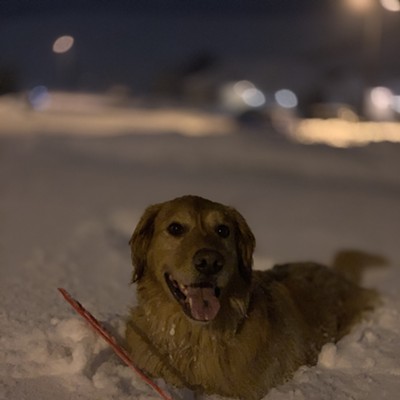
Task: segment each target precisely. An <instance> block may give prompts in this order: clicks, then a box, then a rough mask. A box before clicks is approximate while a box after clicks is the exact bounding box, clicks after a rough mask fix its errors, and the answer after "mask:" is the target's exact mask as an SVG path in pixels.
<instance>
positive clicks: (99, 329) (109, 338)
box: [58, 288, 172, 400]
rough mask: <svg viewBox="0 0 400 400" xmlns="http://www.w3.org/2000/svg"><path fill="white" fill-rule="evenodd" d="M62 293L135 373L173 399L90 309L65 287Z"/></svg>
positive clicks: (166, 398)
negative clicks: (133, 358)
mask: <svg viewBox="0 0 400 400" xmlns="http://www.w3.org/2000/svg"><path fill="white" fill-rule="evenodd" d="M58 290H59V291H60V293H61V294H62V295H63V296H64V299H65V300H66V301H67V302H68V303H69V304H70V305H71V306H72V307H73V309H74V310H75V311H76V312H77V313H78V314H79V315H81V316H82V317H83V318H84V319H85V320H86V321H87V322H88V323H89V324H90V326H91V327H92V328H93V329H94V330H95V331H96V333H98V334H99V335H100V336H101V337H102V338H103V339H104V340H105V341H106V342H107V343H108V344H109V345H110V346H111V347H112V349H113V350H114V352H115V353H116V354H117V356H118V357H119V358H120V359H121V360H122V361H123V362H124V363H125V364H126V365H127V366H128V367H129V368H131V369H133V371H135V373H136V374H137V375H138V376H139V378H140V379H142V380H143V381H144V382H146V383H147V384H148V385H149V386H150V387H151V388H152V389H153V390H155V391H156V392H157V393H158V394H159V395H160V396H161V398H163V399H164V400H172V397H171V396H169V395H168V394H166V393H165V392H164V391H163V390H162V389H161V388H160V387H159V386H158V385H157V384H156V383H154V382H153V381H152V380H151V379H150V378H149V377H147V376H146V375H145V374H144V373H143V372H142V371H141V370H140V369H139V368H137V367H136V366H135V365H134V363H133V361H132V359H131V358H130V356H129V355H128V353H127V352H126V350H124V349H123V348H122V347H121V346H120V345H119V344H118V343H117V341H116V339H115V338H114V337H113V336H111V334H109V333H108V332H107V331H106V330H105V329H104V328H103V327H102V326H101V325H100V323H99V322H98V321H97V319H96V318H95V317H93V315H92V314H90V312H89V311H87V310H86V309H85V308H84V307H83V306H82V305H81V304H80V303H79V302H78V301H76V300H75V299H74V298H73V297H72V296H71V295H70V294H69V293H68V292H67V291H66V290H65V289H62V288H58Z"/></svg>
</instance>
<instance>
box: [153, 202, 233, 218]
mask: <svg viewBox="0 0 400 400" xmlns="http://www.w3.org/2000/svg"><path fill="white" fill-rule="evenodd" d="M159 217H160V218H161V219H163V220H177V221H182V222H185V221H190V220H197V219H199V218H201V219H202V220H203V221H213V220H219V221H227V220H229V211H228V208H227V207H226V206H224V205H222V204H219V203H215V202H212V201H209V200H206V199H202V198H198V197H193V198H192V197H188V198H186V197H184V198H179V199H175V200H171V201H169V202H166V203H165V204H164V205H163V207H162V208H161V210H160V213H159Z"/></svg>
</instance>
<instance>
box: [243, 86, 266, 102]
mask: <svg viewBox="0 0 400 400" xmlns="http://www.w3.org/2000/svg"><path fill="white" fill-rule="evenodd" d="M242 99H243V101H244V102H245V103H246V104H247V105H248V106H250V107H261V106H263V105H264V104H265V96H264V93H263V92H261V90H258V89H256V88H250V89H246V90H245V91H244V92H243V94H242Z"/></svg>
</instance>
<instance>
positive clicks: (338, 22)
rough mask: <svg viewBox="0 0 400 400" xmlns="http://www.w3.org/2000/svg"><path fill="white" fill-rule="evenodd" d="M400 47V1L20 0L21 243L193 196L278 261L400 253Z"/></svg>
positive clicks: (12, 170)
mask: <svg viewBox="0 0 400 400" xmlns="http://www.w3.org/2000/svg"><path fill="white" fill-rule="evenodd" d="M399 48H400V0H303V1H297V0H248V1H224V0H220V1H214V0H193V1H181V0H169V1H164V0H146V1H139V0H135V1H131V0H129V1H128V0H115V1H112V2H111V1H105V0H85V1H79V0H69V1H62V0H36V1H34V2H33V1H28V0H2V1H1V3H0V139H1V143H2V145H1V148H0V150H1V151H0V163H1V171H0V177H1V178H2V180H3V185H2V199H1V203H0V204H1V205H2V207H3V209H4V210H12V212H11V213H10V212H9V211H7V212H4V213H3V214H2V215H1V217H2V220H3V224H2V227H3V229H4V234H3V239H2V240H3V243H4V244H3V246H4V248H7V247H8V246H12V245H13V244H12V243H13V242H12V240H13V239H12V235H11V236H9V231H10V230H14V231H15V232H16V231H17V230H18V229H19V230H21V229H22V228H21V227H20V228H17V226H18V225H15V221H16V219H18V220H19V221H20V224H21V226H27V228H26V229H24V232H23V235H25V241H26V242H29V243H31V247H32V248H35V246H36V245H35V243H37V246H39V248H47V247H51V246H50V245H49V243H53V244H57V245H60V246H63V245H64V243H63V241H62V240H61V238H62V237H63V236H66V235H70V236H71V237H75V235H76V230H77V229H78V230H79V229H80V228H77V226H78V227H79V226H80V225H82V224H83V220H87V219H90V218H94V219H100V220H101V221H102V222H103V223H104V224H105V225H107V224H108V223H109V221H108V220H107V218H108V217H106V215H114V214H115V213H116V212H117V211H116V210H115V209H116V208H118V209H122V210H128V211H127V213H125V214H124V212H125V211H121V213H120V214H121V215H125V217H124V218H122V217H121V218H120V219H119V220H118V221H120V222H119V223H118V224H119V226H120V225H121V224H122V225H123V224H126V225H123V226H124V227H125V228H121V226H122V225H121V226H120V227H119V228H118V229H123V233H121V237H120V240H121V243H123V246H125V244H126V237H129V234H130V230H131V229H132V228H133V225H134V223H135V221H136V219H137V218H139V216H140V213H141V212H142V211H143V209H144V208H145V207H146V206H147V205H148V204H150V203H154V202H157V201H163V200H166V199H168V198H171V197H177V196H179V195H182V194H187V193H193V194H199V195H203V196H205V197H210V198H212V199H215V200H219V201H221V202H225V203H228V204H232V205H235V206H237V207H238V208H239V209H242V210H243V212H244V214H245V215H246V216H248V218H249V220H250V222H251V224H252V226H253V227H254V230H255V232H256V236H257V237H259V238H260V239H259V243H260V246H259V251H260V253H264V254H270V255H271V256H272V257H273V258H276V259H282V260H287V258H288V257H289V258H292V257H293V258H296V257H302V258H303V257H304V258H305V257H307V258H318V257H321V258H327V257H328V255H329V256H330V255H331V254H332V253H333V252H334V249H336V248H339V247H344V246H353V247H361V248H367V249H368V248H373V247H376V249H377V251H382V252H384V253H385V254H394V255H395V256H396V257H397V256H398V254H397V252H398V244H397V239H396V237H397V234H394V232H395V231H396V232H397V231H398V225H400V220H399V219H400V218H399V217H400V216H399V212H400V211H399V207H398V201H399V195H400V189H399V187H400V184H399V179H400V177H399V173H398V171H399V168H400V167H399V157H398V151H399V145H398V143H399V142H400V57H399V55H398V49H399ZM257 210H258V211H257ZM261 210H262V215H263V216H262V217H260V216H259V213H260V212H261ZM43 213H44V214H45V215H44V216H42V215H43ZM117 214H118V213H117ZM120 214H118V215H120ZM10 215H13V217H10ZM16 216H17V217H16ZM22 216H23V218H22ZM40 216H42V217H40ZM39 219H40V223H39V222H38V220H39ZM122 220H124V221H126V222H123V221H122ZM27 221H30V223H28V222H27ZM121 221H122V222H121ZM61 226H63V231H62V232H61V231H60V230H61V228H60V227H61ZM67 226H69V227H70V228H69V229H70V233H68V229H67ZM7 229H8V233H7ZM107 229H109V228H107ZM110 229H111V228H110ZM383 231H386V234H383V233H382V232H383ZM56 232H59V233H58V235H57V234H56ZM15 235H17V233H15ZM7 243H8V244H7ZM121 246H122V245H121ZM121 249H123V250H121V251H122V252H123V254H124V255H128V250H127V249H126V248H125V247H121ZM5 253H7V252H5ZM3 254H4V252H3ZM18 254H19V255H17V254H13V255H12V257H11V258H13V257H14V258H15V257H20V253H18ZM26 257H28V258H29V257H30V254H28V253H27V254H26ZM14 258H13V259H14ZM128 262H129V260H128Z"/></svg>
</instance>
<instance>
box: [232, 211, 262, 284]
mask: <svg viewBox="0 0 400 400" xmlns="http://www.w3.org/2000/svg"><path fill="white" fill-rule="evenodd" d="M229 213H230V215H231V216H232V217H233V220H234V224H235V231H236V232H235V235H236V248H237V253H238V257H239V271H240V273H241V275H242V277H243V278H244V280H245V281H246V282H250V281H251V271H252V268H253V252H254V249H255V247H256V239H255V237H254V235H253V232H252V231H251V229H250V227H249V225H248V224H247V222H246V220H245V219H244V218H243V216H242V215H241V214H240V213H239V212H238V211H236V210H235V209H234V208H229Z"/></svg>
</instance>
